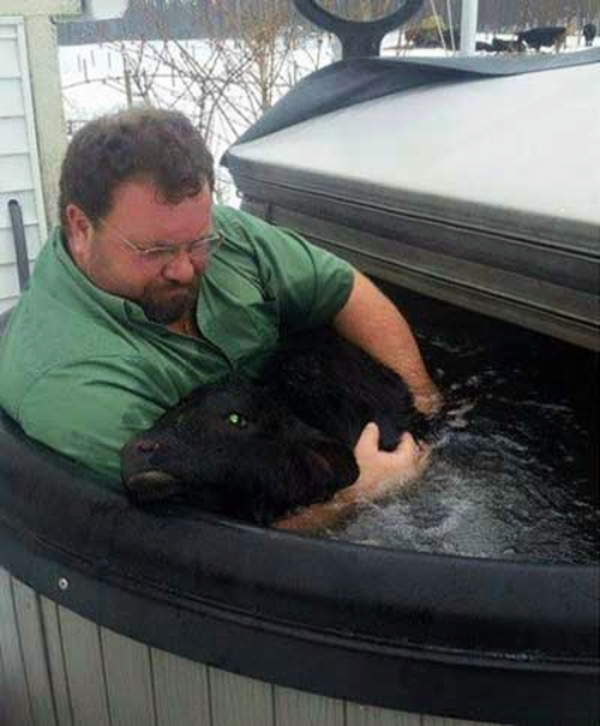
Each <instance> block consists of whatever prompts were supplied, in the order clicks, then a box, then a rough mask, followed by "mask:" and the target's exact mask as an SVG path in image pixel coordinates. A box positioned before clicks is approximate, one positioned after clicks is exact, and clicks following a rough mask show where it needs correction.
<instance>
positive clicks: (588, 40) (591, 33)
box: [583, 23, 597, 48]
mask: <svg viewBox="0 0 600 726" xmlns="http://www.w3.org/2000/svg"><path fill="white" fill-rule="evenodd" d="M596 32H597V28H596V26H595V25H594V23H586V24H585V25H584V26H583V37H584V38H585V45H586V47H587V48H590V47H591V46H592V45H593V44H594V38H595V37H596Z"/></svg>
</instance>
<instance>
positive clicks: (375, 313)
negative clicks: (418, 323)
mask: <svg viewBox="0 0 600 726" xmlns="http://www.w3.org/2000/svg"><path fill="white" fill-rule="evenodd" d="M333 325H334V328H335V329H336V330H337V332H338V333H340V335H343V336H344V337H345V338H346V339H347V340H349V341H350V342H352V343H354V344H355V345H357V346H358V347H359V348H362V349H363V350H365V351H366V352H367V353H369V354H370V355H372V356H373V357H374V358H376V359H377V360H379V361H380V362H381V363H383V364H385V365H386V366H388V368H391V369H392V370H394V371H396V373H398V374H399V375H400V376H401V377H402V378H403V379H404V381H405V382H406V384H407V386H408V387H409V388H410V390H411V392H412V394H413V396H414V397H415V403H416V405H417V407H418V408H419V409H420V410H422V411H423V412H424V413H430V412H431V411H432V410H435V409H436V408H437V407H438V406H439V403H440V398H441V397H440V394H439V392H438V390H437V388H436V386H435V385H434V383H433V381H432V380H431V378H430V376H429V373H428V372H427V369H426V368H425V364H424V362H423V358H422V357H421V353H420V351H419V347H418V345H417V342H416V340H415V337H414V335H413V334H412V331H411V329H410V327H409V325H408V323H407V322H406V320H405V319H404V317H403V316H402V314H401V313H400V311H399V310H397V308H396V307H395V306H394V304H393V303H392V302H391V301H390V300H388V298H387V297H386V296H385V295H384V294H383V293H382V292H380V291H379V290H378V289H377V288H376V287H375V285H373V283H372V282H370V280H369V279H368V278H366V277H365V276H364V275H362V274H361V273H359V272H357V273H356V274H355V279H354V287H353V289H352V293H351V294H350V298H349V300H348V302H347V303H346V305H345V306H344V308H343V309H342V310H341V311H340V312H339V313H338V315H337V316H336V317H335V319H334V321H333ZM428 404H430V406H429V405H428Z"/></svg>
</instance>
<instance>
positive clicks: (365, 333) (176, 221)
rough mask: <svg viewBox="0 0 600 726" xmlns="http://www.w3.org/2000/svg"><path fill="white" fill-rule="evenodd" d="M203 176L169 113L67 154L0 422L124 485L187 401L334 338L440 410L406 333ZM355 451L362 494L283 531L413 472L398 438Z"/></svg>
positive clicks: (323, 520) (6, 344)
mask: <svg viewBox="0 0 600 726" xmlns="http://www.w3.org/2000/svg"><path fill="white" fill-rule="evenodd" d="M213 185H214V172H213V160H212V157H211V155H210V153H209V151H208V150H207V148H206V146H205V144H204V142H203V140H202V139H201V138H200V136H199V135H198V133H197V132H196V130H195V129H194V128H193V126H192V125H191V124H190V122H189V121H188V120H187V119H186V118H185V117H184V116H183V115H182V114H179V113H176V112H167V111H158V110H148V109H144V110H134V111H127V112H123V113H119V114H116V115H112V116H106V117H103V118H100V119H98V120H96V121H93V122H91V123H89V124H88V125H87V126H85V127H84V128H83V129H81V130H80V131H79V132H78V133H77V134H76V135H75V137H74V138H73V141H72V142H71V144H70V146H69V149H68V151H67V154H66V157H65V160H64V162H63V167H62V173H61V182H60V201H59V206H60V220H61V226H60V229H57V230H56V231H55V232H54V234H53V235H52V236H51V238H50V240H49V241H48V243H47V244H46V246H45V247H44V249H43V250H42V252H41V253H40V256H39V258H38V261H37V263H36V267H35V271H34V274H33V276H32V279H31V284H30V287H29V289H28V290H27V291H26V292H25V293H24V294H23V296H22V298H21V300H20V302H19V304H18V305H17V307H16V309H15V310H14V312H13V313H12V315H11V320H10V323H9V328H8V330H7V332H6V334H5V336H4V338H3V340H2V341H1V343H0V381H1V383H0V406H2V407H3V408H4V409H5V410H6V411H7V412H8V413H9V414H10V415H11V416H12V417H13V418H14V419H15V420H17V421H18V422H19V423H20V425H21V426H22V427H23V429H24V430H25V432H26V433H27V434H29V435H30V436H31V437H33V438H35V439H38V440H39V441H42V442H44V443H45V444H47V445H48V446H50V447H52V448H54V449H56V450H57V451H59V452H61V453H63V454H66V455H67V456H70V457H71V458H73V459H75V460H77V461H80V462H82V463H84V464H86V465H87V466H89V467H90V468H92V469H94V470H95V471H97V472H99V473H100V474H102V475H104V476H105V478H106V480H107V483H112V485H114V486H118V481H119V451H120V449H121V447H122V446H123V445H124V444H125V442H126V441H127V440H128V439H129V438H130V437H131V436H133V435H134V434H136V433H139V432H140V431H142V430H144V429H146V428H148V427H149V426H150V425H151V424H152V423H153V422H154V421H155V420H156V419H157V418H158V416H159V415H160V414H162V413H163V412H164V411H165V410H166V409H167V408H169V407H171V406H172V405H174V404H175V403H176V402H177V401H178V400H179V399H180V398H181V397H182V396H184V395H186V394H187V393H189V391H190V390H192V389H193V388H195V387H196V386H198V385H200V384H203V383H209V382H213V381H215V380H217V379H218V378H221V377H223V376H225V375H227V374H228V373H232V372H235V371H241V372H243V373H245V374H247V375H250V376H252V375H258V374H259V373H260V370H261V368H262V365H263V364H264V362H265V361H266V360H267V358H268V357H269V356H270V355H271V354H272V353H273V351H274V350H275V348H276V346H277V343H278V340H279V338H280V336H281V335H290V334H293V332H294V331H295V330H299V329H301V328H307V327H314V326H317V325H320V324H323V323H326V322H332V324H333V325H334V327H335V328H336V329H337V330H338V332H340V333H341V334H342V335H344V336H345V337H346V338H348V339H349V340H351V341H352V342H354V343H356V344H357V345H359V346H361V347H362V348H364V349H365V350H367V351H368V352H370V353H371V354H372V355H374V356H375V357H377V358H379V359H380V360H381V361H383V362H384V363H386V364H387V365H388V366H390V367H391V368H394V369H395V370H397V371H398V372H399V373H400V375H402V376H403V378H404V379H405V380H406V382H407V384H408V385H409V387H410V388H411V389H412V391H413V393H414V395H415V400H416V404H417V406H418V408H420V409H421V410H422V411H423V412H425V413H428V412H430V411H432V410H433V409H434V407H435V406H436V405H437V402H438V393H437V391H436V389H435V387H434V385H433V383H432V382H431V380H430V378H429V376H428V374H427V372H426V370H425V367H424V365H423V362H422V360H421V356H420V354H419V351H418V348H417V345H416V343H415V340H414V338H413V336H412V334H411V332H410V329H409V327H408V325H407V324H406V322H405V321H404V319H403V318H402V316H401V315H400V313H399V312H398V311H397V310H396V309H395V308H394V306H393V305H392V304H391V303H390V302H389V301H388V300H387V299H386V298H385V297H384V296H383V295H382V294H381V293H380V292H379V291H378V290H377V289H376V288H375V287H374V286H373V285H372V284H371V283H370V282H369V281H368V280H367V279H366V278H365V277H364V276H362V275H361V274H359V273H358V272H356V271H355V270H353V269H352V268H351V267H350V265H348V264H346V263H345V262H343V261H341V260H339V259H337V258H336V257H334V256H333V255H330V254H328V253H326V252H324V251H323V250H320V249H318V248H315V247H313V246H312V245H309V244H308V243H307V242H306V241H305V240H303V239H301V238H300V237H298V236H296V235H294V234H292V233H286V232H283V231H281V230H277V229H275V228H273V227H271V226H270V225H267V224H266V223H264V222H262V221H260V220H258V219H256V218H254V217H251V216H250V215H247V214H244V213H242V212H237V211H235V210H232V209H228V208H225V207H218V206H213V203H212V199H211V192H212V190H213ZM377 444H378V431H377V427H376V426H368V427H367V428H366V429H365V432H364V433H363V435H362V437H361V440H360V442H359V444H358V446H357V449H356V454H357V459H358V463H359V467H360V471H361V476H360V478H359V480H358V481H357V482H356V483H355V484H354V485H353V486H352V487H349V488H348V489H347V490H344V491H343V492H340V493H339V494H338V496H337V498H336V500H335V501H333V502H330V503H327V504H326V505H315V506H314V507H310V508H308V510H306V511H304V512H301V513H299V514H297V515H292V516H291V517H290V518H288V519H287V520H285V521H284V522H282V523H281V525H282V526H287V527H290V528H291V527H297V528H305V527H312V526H317V525H318V526H320V525H323V524H327V523H329V522H330V521H334V520H335V519H337V518H338V517H340V516H342V515H344V514H345V513H346V512H348V511H350V510H352V508H353V507H354V506H355V504H356V502H357V500H359V499H361V498H365V497H367V498H371V499H373V498H376V497H377V496H381V495H382V494H384V493H385V492H386V491H387V490H388V489H389V488H390V487H391V486H392V485H391V484H390V481H391V480H392V479H393V480H394V481H398V480H402V479H404V480H406V479H410V478H414V477H415V476H416V474H417V472H418V470H419V468H420V466H421V465H422V459H423V457H422V456H420V452H419V449H418V447H417V446H416V444H415V442H414V440H413V439H412V437H410V435H406V436H405V438H404V439H403V441H402V442H401V445H400V446H399V448H398V450H397V451H396V452H392V453H384V452H380V451H378V446H377Z"/></svg>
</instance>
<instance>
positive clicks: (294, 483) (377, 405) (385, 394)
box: [121, 329, 425, 524]
mask: <svg viewBox="0 0 600 726" xmlns="http://www.w3.org/2000/svg"><path fill="white" fill-rule="evenodd" d="M232 414H233V419H232ZM236 417H238V418H237V419H236ZM238 419H239V420H238ZM235 421H237V423H235ZM369 421H376V422H377V423H378V424H379V427H380V432H381V439H380V443H381V447H382V448H384V449H386V450H391V449H393V448H395V447H396V445H397V444H398V441H399V439H400V436H401V434H402V433H403V432H404V431H406V430H410V431H412V432H414V433H415V434H416V435H417V436H419V437H420V436H422V435H423V433H424V430H425V423H424V420H423V417H422V416H420V414H418V413H417V412H416V410H415V409H414V406H413V402H412V397H411V395H410V393H409V392H408V389H407V388H406V385H405V384H404V382H403V381H402V379H401V378H399V377H398V376H397V375H396V374H395V373H393V372H392V371H390V370H389V369H387V368H385V367H384V366H382V365H380V364H379V363H377V362H375V361H374V360H373V359H372V358H371V357H370V356H368V355H366V354H365V353H363V352H362V351H361V350H359V349H358V348H356V347H355V346H353V345H351V344H349V343H347V342H346V341H344V340H342V339H341V338H340V337H339V336H337V335H336V334H334V333H333V332H332V331H330V330H328V329H325V330H320V331H312V332H310V333H307V334H302V335H299V336H297V337H296V338H295V339H294V340H293V341H291V342H290V343H288V344H286V345H284V346H282V349H281V351H280V352H279V353H278V354H277V355H276V356H275V357H274V358H273V360H272V361H271V363H270V365H269V366H267V369H266V370H265V372H264V375H263V377H262V380H261V381H259V382H249V381H245V380H239V379H230V380H227V381H224V382H221V383H218V384H215V385H212V386H207V387H202V388H199V389H197V390H196V391H194V392H193V393H192V394H190V396H188V397H187V398H186V399H184V400H183V401H182V402H181V403H180V404H179V405H178V406H176V407H175V408H174V409H172V410H171V411H168V412H167V413H166V414H165V415H164V416H162V417H161V418H160V419H159V420H158V421H157V423H156V424H155V426H154V427H153V428H152V429H151V430H150V431H148V432H147V433H145V434H142V435H141V436H139V437H136V438H135V439H134V440H133V441H132V442H130V443H129V444H128V445H127V446H126V447H125V448H124V449H123V452H122V457H121V460H122V472H123V481H124V484H125V488H126V491H127V492H128V494H129V496H130V497H131V498H132V499H133V500H134V501H135V502H137V503H147V502H156V501H162V500H165V499H167V500H168V499H183V500H185V501H188V502H191V503H194V504H195V505H197V506H198V507H200V508H202V509H205V510H207V511H211V512H215V513H218V514H223V515H226V516H229V517H233V518H236V519H241V520H244V521H249V522H256V523H259V524H269V523H271V522H272V521H273V520H275V519H277V518H278V517H280V516H282V515H284V514H285V513H286V512H289V511H291V510H293V509H294V508H297V507H300V506H304V505H307V504H310V503H312V502H315V501H320V500H326V499H329V498H330V497H331V496H332V495H333V494H334V493H335V492H336V491H337V490H338V489H341V488H343V487H345V486H348V485H349V484H351V483H352V482H353V481H354V480H355V479H356V478H357V476H358V467H357V464H356V461H355V458H354V454H353V451H352V450H353V448H354V445H355V444H356V442H357V440H358V437H359V435H360V433H361V431H362V430H363V428H364V427H365V425H366V424H367V423H368V422H369ZM148 470H152V471H160V472H166V473H168V474H169V475H170V476H172V477H173V480H172V481H171V480H169V482H168V483H164V482H161V481H159V482H158V483H156V484H155V483H153V481H152V478H149V479H148V481H144V479H143V477H142V480H141V484H140V482H139V481H138V482H135V481H132V477H133V476H134V475H135V474H139V473H141V472H144V471H148Z"/></svg>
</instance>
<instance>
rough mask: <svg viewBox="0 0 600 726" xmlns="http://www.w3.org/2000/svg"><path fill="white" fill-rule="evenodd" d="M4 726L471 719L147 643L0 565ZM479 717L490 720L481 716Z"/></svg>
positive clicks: (316, 724) (418, 723)
mask: <svg viewBox="0 0 600 726" xmlns="http://www.w3.org/2000/svg"><path fill="white" fill-rule="evenodd" d="M0 724H1V726H474V724H475V722H472V721H464V720H457V719H450V718H441V717H437V716H426V715H419V714H412V713H402V712H398V711H390V710H388V709H382V708H375V707H373V706H362V705H360V704H356V703H351V702H349V701H341V700H337V699H334V698H328V697H325V696H319V695H315V694H311V693H304V692H301V691H297V690H295V689H291V688H283V687H281V686H274V685H272V684H270V683H264V682H262V681H258V680H256V679H253V678H247V677H245V676H240V675H236V674H233V673H228V672H226V671H223V670H221V669H219V668H214V667H212V666H206V665H203V664H201V663H195V662H193V661H190V660H188V659H186V658H181V657H179V656H177V655H173V654H171V653H167V652H165V651H162V650H158V649H156V648H151V647H149V646H147V645H145V644H143V643H138V642H137V641H134V640H132V639H131V638H127V637H124V636H121V635H119V634H117V633H115V632H113V631H111V630H108V629H107V628H102V627H99V626H98V625H97V624H96V623H94V622H92V621H90V620H87V619H86V618H82V617H81V616H80V615H77V614H76V613H74V612H72V611H70V610H67V609H66V608H63V607H62V606H59V605H56V604H55V603H54V602H52V601H51V600H49V599H47V598H45V597H42V596H40V595H38V594H37V593H36V592H35V591H34V590H32V589H31V588H30V587H28V586H27V585H25V584H23V583H22V582H20V581H19V580H17V579H16V578H13V577H11V575H10V574H9V573H8V572H7V571H6V570H4V569H3V568H1V567H0ZM477 726H494V725H493V724H488V725H486V724H481V723H478V725H477Z"/></svg>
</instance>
